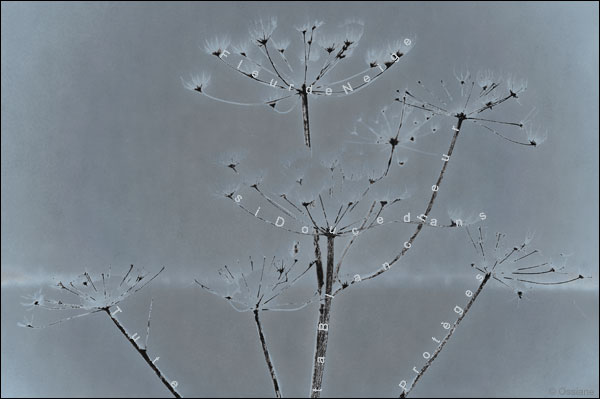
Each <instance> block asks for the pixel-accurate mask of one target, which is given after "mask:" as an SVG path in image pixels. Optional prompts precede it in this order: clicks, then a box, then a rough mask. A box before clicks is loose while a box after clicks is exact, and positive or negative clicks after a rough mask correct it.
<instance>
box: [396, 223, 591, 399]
mask: <svg viewBox="0 0 600 399" xmlns="http://www.w3.org/2000/svg"><path fill="white" fill-rule="evenodd" d="M466 231H467V234H468V236H469V240H470V242H471V243H472V244H473V248H474V249H475V253H476V254H477V256H478V260H477V261H475V262H473V263H471V267H472V268H473V269H475V270H477V271H478V272H479V274H477V276H476V278H477V281H479V285H478V286H477V289H476V290H475V292H473V291H470V290H468V291H467V292H466V295H467V297H469V298H470V299H469V302H468V303H467V305H466V306H465V307H464V309H463V308H455V312H456V313H457V314H458V318H457V319H456V321H455V322H454V323H453V324H452V325H450V323H442V324H443V326H444V329H446V330H447V333H446V335H445V337H444V338H443V339H442V340H441V341H440V342H439V344H438V346H437V348H436V349H435V351H434V352H433V353H432V354H431V356H430V357H429V358H428V359H427V362H426V363H425V364H424V365H423V367H421V369H420V370H419V371H418V373H417V374H416V376H415V378H414V380H413V381H412V383H411V384H410V386H408V387H406V388H403V391H402V393H401V394H400V397H401V398H405V397H407V396H408V395H409V394H410V392H411V391H412V390H413V389H414V388H415V386H416V385H417V383H418V382H419V381H420V380H421V378H422V377H423V374H425V372H426V371H427V370H428V369H429V367H431V365H432V364H433V362H434V361H435V359H437V357H438V355H439V354H440V353H441V351H442V350H443V349H444V347H445V346H446V344H447V343H448V341H449V340H450V338H451V337H452V335H453V334H454V332H455V331H456V328H457V327H458V325H459V324H460V322H461V321H462V320H463V319H464V318H465V316H466V315H467V313H468V312H469V310H470V309H471V307H472V306H473V303H475V300H476V299H477V298H479V296H480V295H481V292H482V291H483V289H484V288H485V287H486V286H487V284H488V282H490V281H492V282H495V283H497V284H499V285H500V286H502V287H503V288H506V289H509V290H510V291H511V292H512V293H514V295H516V296H517V298H518V299H519V300H521V299H522V298H523V296H524V295H525V290H526V289H530V288H533V287H535V286H552V285H561V284H568V283H572V282H575V281H578V280H581V279H584V278H586V277H584V276H583V275H581V274H577V273H569V272H567V271H566V269H567V265H566V260H564V259H562V260H561V263H562V264H560V265H558V264H556V263H554V262H552V261H551V260H546V259H544V258H543V257H542V254H541V252H540V251H539V250H537V249H531V248H530V246H531V241H532V239H533V236H532V235H529V234H528V235H527V236H526V237H525V239H524V240H523V241H522V242H520V243H519V244H517V245H512V246H506V245H505V238H506V235H505V234H503V233H496V236H495V239H493V240H486V239H485V236H484V233H483V231H482V228H481V227H479V229H478V234H471V232H470V231H469V228H468V227H467V228H466ZM474 237H475V238H474ZM490 241H491V242H490ZM587 278H589V277H587ZM436 342H437V341H436Z"/></svg>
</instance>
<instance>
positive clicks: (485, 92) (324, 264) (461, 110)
mask: <svg viewBox="0 0 600 399" xmlns="http://www.w3.org/2000/svg"><path fill="white" fill-rule="evenodd" d="M455 75H456V82H455V84H447V83H446V82H445V81H443V80H442V81H441V86H440V88H438V89H436V90H431V89H428V88H427V87H426V86H425V85H424V84H423V83H422V82H421V81H417V82H416V83H417V84H416V86H415V88H414V89H405V90H398V93H402V94H401V95H400V96H399V97H397V98H396V99H395V101H394V103H395V105H394V104H392V105H390V106H387V107H385V108H384V109H382V111H381V112H380V114H379V116H378V117H377V118H376V119H375V121H374V122H372V123H371V122H366V121H365V120H363V119H362V118H359V119H358V120H357V121H356V125H355V127H354V129H353V130H352V132H351V139H350V140H347V141H346V142H345V143H344V145H343V146H342V147H343V149H342V150H341V151H340V152H339V153H338V154H336V155H335V156H327V157H326V158H324V160H323V161H321V162H320V163H318V164H317V163H315V158H314V157H312V155H311V158H307V159H303V158H299V159H292V160H288V161H287V162H286V164H285V165H284V166H283V167H282V168H281V169H280V173H281V175H282V176H279V177H275V178H274V179H273V181H274V184H272V185H271V186H269V185H267V184H266V183H265V179H264V178H262V177H261V178H259V179H254V178H246V179H245V180H244V176H245V170H244V165H243V164H238V165H236V168H235V170H234V172H235V175H236V176H237V178H238V179H239V180H240V181H238V182H237V184H236V186H235V187H237V189H236V190H232V191H229V192H227V193H225V195H223V197H225V198H227V199H229V200H231V201H233V202H234V203H235V204H236V205H237V206H238V207H239V208H240V209H241V210H242V211H243V212H244V213H247V214H249V215H251V216H253V217H255V218H256V219H258V220H260V221H262V222H264V223H266V224H268V225H270V226H271V227H275V228H278V229H281V230H282V231H286V232H288V233H291V234H293V235H294V236H295V237H297V238H299V239H300V238H301V237H305V238H309V237H310V238H311V244H312V250H311V253H312V254H314V255H313V257H312V258H313V260H312V262H310V265H309V268H310V267H314V268H315V270H316V273H315V274H316V284H317V287H316V289H317V293H318V295H319V299H320V305H319V320H318V324H317V331H316V348H315V354H314V360H313V373H312V381H311V396H312V397H320V394H321V391H322V382H323V374H324V369H325V357H326V353H327V344H328V337H329V320H330V317H331V309H332V302H333V299H334V298H335V297H336V296H337V295H338V294H340V293H341V292H342V291H344V290H346V289H347V288H349V287H351V286H353V285H355V284H356V283H359V282H362V281H365V280H370V279H373V278H375V277H377V276H379V275H381V274H383V273H384V272H386V271H388V270H390V269H391V267H392V266H393V265H394V264H395V263H396V262H398V261H399V260H400V259H401V258H402V257H403V256H404V255H405V254H406V253H407V252H408V251H409V249H410V248H412V246H413V244H414V243H415V241H416V239H417V237H418V236H419V235H420V232H421V231H422V229H423V228H424V227H431V228H465V227H467V224H468V223H474V222H476V221H479V219H478V218H474V219H473V218H469V219H470V220H468V221H467V220H463V219H464V217H463V216H459V215H457V214H456V212H454V213H451V218H450V221H449V223H448V224H438V222H437V220H436V219H434V218H432V217H431V211H432V209H433V206H434V203H435V201H436V198H437V196H438V192H439V190H440V187H441V184H442V181H443V178H444V176H445V173H446V170H447V167H448V164H449V163H450V159H451V157H452V155H453V153H454V150H455V147H456V144H457V141H458V137H459V134H460V133H461V131H463V130H464V129H465V128H466V127H467V126H468V124H469V125H471V126H473V127H475V128H480V129H481V130H482V131H486V132H492V133H494V134H495V135H496V136H498V137H500V138H501V139H503V140H506V141H508V142H511V143H515V144H520V145H526V146H531V147H536V146H537V145H539V144H540V143H541V141H542V140H540V139H539V138H537V139H533V138H532V135H531V133H530V132H529V131H528V128H529V127H531V126H532V118H533V115H534V113H535V110H532V111H530V112H529V113H528V114H527V116H526V117H525V118H523V119H521V120H519V121H504V120H501V119H495V118H494V116H493V115H494V113H496V112H497V110H498V109H501V108H503V107H504V104H507V103H509V102H514V103H517V104H518V101H519V99H520V97H521V95H522V94H523V93H524V91H525V88H526V83H524V82H518V81H516V80H514V79H512V78H510V79H506V80H505V81H504V82H503V81H502V80H501V79H499V78H498V77H496V76H494V74H493V73H491V72H489V71H484V72H482V73H480V74H478V75H477V78H472V76H471V74H470V73H469V72H462V73H459V74H455ZM436 91H437V93H436ZM448 122H453V123H452V124H451V126H452V128H451V129H448V130H449V132H445V131H442V129H441V128H440V126H445V125H446V124H447V123H448ZM499 127H504V128H509V129H513V130H514V131H516V134H520V135H524V136H525V140H524V139H523V138H520V137H518V136H517V137H513V136H514V135H515V133H514V132H509V133H505V132H501V131H500V129H499ZM446 133H450V134H451V139H450V143H449V146H448V149H447V150H446V151H445V153H443V154H435V153H431V152H428V151H426V150H424V149H421V148H419V147H418V145H417V144H416V143H417V141H420V140H417V138H422V137H424V136H428V135H433V134H436V135H438V134H439V135H440V136H441V135H443V134H446ZM540 137H541V136H540ZM372 145H375V146H376V147H379V148H380V149H381V151H384V153H385V154H387V155H385V156H384V157H381V151H380V152H379V153H378V155H376V156H375V157H369V156H367V155H368V154H369V151H370V148H369V147H371V146H372ZM410 152H413V153H415V154H421V155H424V156H425V155H426V156H435V157H438V159H439V160H441V162H442V166H441V168H440V170H439V173H438V174H437V178H436V179H435V180H434V184H433V186H428V187H431V190H432V192H431V194H430V195H429V196H428V200H427V202H426V203H425V206H424V209H425V210H424V212H423V213H422V214H420V215H419V216H418V217H417V220H409V221H406V220H404V219H402V218H400V217H399V216H398V215H402V212H401V211H400V210H401V209H402V208H401V206H402V203H403V200H405V199H406V198H407V197H408V190H404V189H403V190H398V189H397V187H398V185H397V183H395V182H394V183H390V182H389V181H390V179H391V180H392V181H393V178H392V177H391V176H394V175H396V174H398V173H401V171H402V168H403V167H404V166H405V164H406V162H407V156H406V154H407V153H410ZM382 160H383V162H382ZM438 162H439V161H438ZM386 182H388V183H386ZM250 203H253V205H249V204H250ZM392 208H395V209H392ZM268 212H271V213H273V215H272V216H271V217H270V216H269V213H268ZM404 212H406V211H405V210H404ZM482 219H484V217H482ZM465 222H467V223H465ZM405 224H414V225H415V228H414V231H413V232H412V234H410V235H409V236H408V237H407V239H406V240H405V241H404V242H402V241H401V242H398V243H396V244H395V245H397V249H396V251H397V253H396V255H395V256H393V257H392V258H391V259H390V260H388V261H387V262H383V263H380V264H381V266H380V267H379V268H377V269H375V270H372V271H368V270H367V271H366V273H363V274H355V275H354V276H353V277H352V276H351V275H342V273H341V272H342V271H343V269H342V266H343V263H344V260H345V259H346V258H347V256H348V254H349V251H350V249H351V248H352V247H353V244H354V243H355V242H356V241H357V240H358V239H359V238H360V237H362V236H363V235H364V233H366V232H368V231H372V230H375V229H377V228H379V227H383V226H390V227H391V226H393V225H396V226H402V225H405ZM323 239H324V241H325V242H326V248H322V240H323ZM340 241H342V242H343V249H342V250H341V251H340V250H338V251H337V252H336V247H337V245H335V243H336V242H340ZM303 247H304V245H303Z"/></svg>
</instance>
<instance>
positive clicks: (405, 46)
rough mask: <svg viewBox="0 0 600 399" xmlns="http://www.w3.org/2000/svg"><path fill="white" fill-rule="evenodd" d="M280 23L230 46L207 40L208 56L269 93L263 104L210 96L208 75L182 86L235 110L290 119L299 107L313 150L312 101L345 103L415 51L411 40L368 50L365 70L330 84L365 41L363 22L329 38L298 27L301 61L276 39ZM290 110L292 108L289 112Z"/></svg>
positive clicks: (290, 45) (258, 26) (316, 26)
mask: <svg viewBox="0 0 600 399" xmlns="http://www.w3.org/2000/svg"><path fill="white" fill-rule="evenodd" d="M276 28H277V20H276V19H275V18H270V19H266V20H262V19H261V20H259V21H255V22H254V23H253V24H251V26H250V29H249V36H248V37H246V38H245V39H243V40H241V41H240V42H238V43H237V44H234V45H232V44H231V40H230V39H229V38H228V37H225V36H222V37H217V38H214V39H210V40H206V42H205V46H204V50H205V51H206V52H207V53H208V54H209V55H211V56H214V57H215V58H217V59H218V60H219V62H220V63H222V64H224V65H225V66H226V67H227V68H229V69H231V70H232V71H234V72H236V73H238V74H240V75H242V76H244V77H246V78H248V79H250V80H252V81H254V82H255V83H258V84H260V85H263V86H266V87H269V89H270V91H269V93H268V94H267V95H266V99H264V100H262V101H259V102H256V101H254V102H243V101H231V100H226V99H224V98H220V97H217V96H215V95H214V94H211V93H209V91H208V90H207V86H208V83H209V81H210V77H209V76H208V75H206V74H204V73H203V74H200V75H197V76H192V78H191V79H189V80H184V81H183V83H184V86H185V87H186V88H188V89H190V90H194V91H196V92H198V93H200V94H202V95H204V96H206V97H208V98H210V99H212V100H216V101H220V102H223V103H227V104H231V105H242V106H252V105H268V106H269V107H271V108H272V109H273V110H275V111H276V112H278V113H284V114H285V113H289V112H291V111H292V110H293V109H294V108H295V106H296V105H297V104H298V103H300V104H301V107H302V123H303V131H304V143H305V145H306V146H307V147H309V148H310V147H311V128H310V119H309V106H308V104H309V101H308V100H309V98H310V97H311V96H316V97H341V96H346V95H350V94H353V93H357V92H359V91H360V90H361V89H363V88H365V87H367V86H368V85H369V84H370V83H372V82H373V81H375V80H376V79H377V78H379V77H380V76H381V75H383V74H384V73H385V72H386V71H388V70H389V69H390V68H391V67H392V66H393V65H394V64H395V63H396V62H398V61H399V60H400V58H401V57H403V56H404V55H405V54H406V53H407V52H408V51H410V50H411V48H412V47H413V46H414V40H413V39H412V38H409V37H405V38H402V39H401V40H397V41H394V42H392V43H390V44H388V45H387V47H385V48H382V49H379V50H373V49H371V50H369V51H368V52H367V55H366V62H367V68H365V69H363V70H362V71H360V72H357V73H352V74H351V75H350V76H347V77H345V78H341V79H340V78H334V79H329V78H330V77H331V76H332V75H333V73H332V72H333V71H334V70H335V69H336V68H337V67H338V65H340V64H342V63H343V62H344V60H346V59H348V58H351V57H352V55H353V53H354V51H355V49H356V47H357V46H358V43H359V41H360V39H361V37H362V35H363V30H364V24H363V22H362V21H360V20H356V19H352V20H347V21H346V22H344V23H343V24H341V25H340V26H339V27H337V29H336V31H335V32H333V33H328V32H326V31H325V30H326V27H324V26H323V22H321V21H314V22H310V23H306V24H303V25H301V26H299V27H296V30H297V31H298V33H297V34H296V36H295V39H297V41H299V40H300V39H301V40H302V47H301V49H299V50H300V51H299V54H297V55H298V56H297V57H295V56H294V52H297V51H298V49H296V46H295V45H294V44H296V43H294V42H293V41H292V40H290V39H287V38H279V37H277V34H276V33H275V31H276ZM286 104H289V106H287V105H286Z"/></svg>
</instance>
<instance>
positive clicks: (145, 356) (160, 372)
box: [104, 309, 182, 398]
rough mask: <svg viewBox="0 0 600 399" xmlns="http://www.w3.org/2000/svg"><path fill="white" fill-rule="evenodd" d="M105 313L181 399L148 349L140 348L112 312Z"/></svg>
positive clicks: (161, 379)
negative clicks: (150, 355) (149, 354)
mask: <svg viewBox="0 0 600 399" xmlns="http://www.w3.org/2000/svg"><path fill="white" fill-rule="evenodd" d="M104 311H105V312H106V314H107V315H108V317H110V319H111V320H112V322H113V323H115V326H117V328H118V329H119V331H120V332H121V334H123V336H124V337H125V338H127V340H128V341H129V343H131V345H133V347H134V348H135V350H136V351H137V352H138V353H139V354H140V356H141V357H142V358H144V360H145V361H146V363H148V366H150V368H151V369H152V370H154V372H155V373H156V375H157V376H158V378H159V379H160V381H161V382H162V383H163V384H164V386H165V387H167V389H168V390H169V392H171V393H172V394H173V396H174V397H176V398H181V397H182V396H181V395H180V394H179V392H177V390H176V389H175V388H174V387H173V386H172V385H171V383H169V381H167V378H166V377H165V375H164V374H163V373H162V371H160V369H159V368H158V367H157V366H156V365H155V364H154V363H153V362H152V360H150V358H149V357H148V353H147V351H146V348H142V347H140V346H139V345H138V344H137V342H136V340H134V339H133V338H132V337H131V336H130V335H129V334H128V333H127V331H126V330H125V328H124V327H123V326H122V325H121V323H119V321H118V320H117V319H116V318H115V317H113V316H112V315H111V314H110V311H109V310H108V309H104Z"/></svg>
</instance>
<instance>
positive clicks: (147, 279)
mask: <svg viewBox="0 0 600 399" xmlns="http://www.w3.org/2000/svg"><path fill="white" fill-rule="evenodd" d="M164 269H165V268H164V267H163V268H162V269H160V270H159V271H158V272H157V273H155V274H150V273H147V272H145V271H144V270H143V269H138V268H134V266H133V265H131V266H130V267H129V269H128V270H127V273H125V275H124V276H113V275H112V274H111V269H110V268H109V270H108V272H107V273H101V274H100V275H99V276H97V277H96V278H92V275H90V273H88V272H84V273H83V274H81V275H79V276H77V277H76V278H75V279H73V280H72V281H69V282H68V283H63V282H62V281H59V282H58V283H57V284H56V286H55V287H54V288H57V289H58V290H59V291H60V294H62V295H64V296H68V297H69V298H70V299H63V298H62V297H61V298H60V299H50V298H47V297H46V296H45V295H43V294H42V290H40V291H38V292H37V293H36V294H33V295H31V296H27V297H25V299H26V300H27V302H24V303H23V306H25V307H27V309H28V310H30V311H31V310H37V309H43V310H48V311H66V312H73V311H74V312H83V313H76V314H74V315H71V316H67V317H64V318H61V319H59V320H55V321H52V322H49V323H45V324H34V320H33V314H32V316H31V317H30V318H25V320H24V321H23V322H22V323H19V326H20V327H25V328H33V329H43V328H46V327H50V326H55V325H58V324H61V323H64V322H67V321H70V320H74V319H78V318H81V317H85V316H89V315H92V314H95V313H105V314H106V315H107V316H108V317H109V318H110V320H111V321H112V322H113V324H114V325H115V326H116V327H117V329H118V331H119V332H120V333H121V334H122V335H123V337H125V339H127V341H129V343H131V345H132V346H133V347H134V348H135V350H136V351H137V352H138V353H139V354H140V356H141V357H142V358H143V359H144V361H145V362H146V364H147V365H148V366H149V367H150V368H151V369H152V370H153V371H154V373H156V375H157V377H158V378H159V379H160V381H161V382H162V383H163V385H164V386H165V387H166V388H167V389H168V390H169V392H171V394H172V395H173V396H174V397H176V398H180V397H181V395H180V394H179V393H178V392H177V389H176V387H177V382H176V381H172V382H169V380H168V379H167V377H166V376H165V375H164V373H163V372H162V371H161V370H160V369H159V368H158V366H156V364H155V363H156V360H157V359H154V360H152V359H151V358H150V357H149V355H148V338H149V337H150V320H151V316H152V301H151V302H150V308H149V311H148V323H147V325H146V337H145V339H144V344H143V345H141V344H138V340H139V339H140V338H141V337H140V336H139V335H138V334H137V333H136V334H133V335H132V334H130V333H129V332H127V329H126V328H125V327H124V326H123V325H122V324H121V322H119V320H118V319H117V317H116V315H117V314H119V313H121V312H122V310H121V308H120V307H119V305H120V304H121V302H123V301H124V300H126V299H127V298H129V297H130V296H132V295H134V294H135V293H137V292H139V291H140V290H141V289H143V288H144V287H146V286H147V285H148V284H150V283H151V282H152V281H153V280H154V279H155V278H156V277H158V275H159V274H160V273H162V271H163V270H164ZM111 309H112V311H111Z"/></svg>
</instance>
